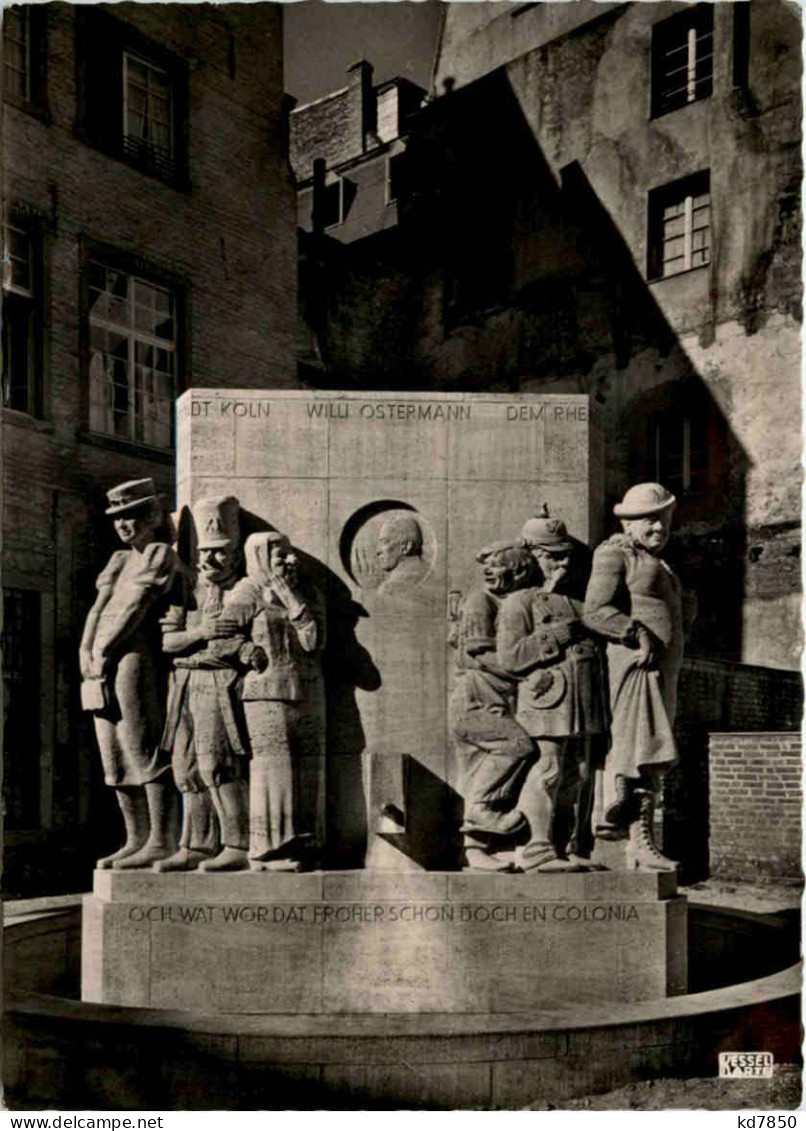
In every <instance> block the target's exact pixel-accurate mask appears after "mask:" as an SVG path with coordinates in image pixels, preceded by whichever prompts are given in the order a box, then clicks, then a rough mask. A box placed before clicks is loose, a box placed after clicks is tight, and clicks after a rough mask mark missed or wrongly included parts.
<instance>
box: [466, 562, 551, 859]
mask: <svg viewBox="0 0 806 1131" xmlns="http://www.w3.org/2000/svg"><path fill="white" fill-rule="evenodd" d="M476 560H477V561H478V562H479V563H480V564H481V565H482V567H483V577H484V583H483V585H482V586H479V587H478V588H477V589H472V590H471V591H470V593H468V595H467V597H466V598H465V600H464V601H463V602H462V604H461V605H460V607H459V610H458V617H457V622H456V627H455V631H454V632H453V633H452V635H451V638H450V643H451V644H452V645H453V647H454V648H455V649H456V669H457V677H456V683H455V686H454V690H453V693H452V695H451V699H450V704H449V718H450V725H451V732H452V735H453V740H454V746H455V749H456V752H457V755H458V757H459V759H460V760H461V762H462V763H463V770H464V786H463V793H464V799H465V812H464V824H463V825H462V832H463V834H464V844H465V856H466V860H467V864H468V867H470V868H478V869H484V870H486V871H509V870H510V869H511V863H510V862H509V861H507V860H505V859H502V858H500V857H499V856H498V855H496V851H495V849H496V846H498V847H500V846H501V845H502V841H501V838H502V837H512V836H513V835H514V834H516V833H517V832H518V831H519V830H520V829H522V828H523V827H524V826H525V821H524V817H523V814H522V813H521V812H520V810H519V809H518V808H517V807H516V799H517V796H518V790H519V787H520V785H521V782H522V781H523V776H524V773H525V771H526V767H527V759H528V758H529V757H530V755H531V753H532V741H531V739H530V738H529V735H528V734H527V733H526V732H525V731H524V729H523V728H522V727H521V726H520V725H519V724H518V723H517V722H516V721H515V717H514V709H515V680H514V679H513V678H512V676H511V675H509V674H508V673H507V672H506V671H504V670H502V668H501V666H500V664H499V663H498V659H497V657H496V626H497V622H498V615H499V610H500V607H501V602H502V601H503V600H504V598H505V596H506V595H507V594H508V593H512V592H514V591H515V590H516V589H518V588H519V587H521V586H523V585H526V584H528V581H529V577H530V573H531V569H532V562H531V557H530V555H529V552H528V551H527V550H525V549H524V548H523V547H519V546H516V545H514V544H513V543H511V542H493V543H491V544H490V545H489V546H485V547H484V549H482V550H481V551H480V552H479V553H478V554H477V556H476Z"/></svg>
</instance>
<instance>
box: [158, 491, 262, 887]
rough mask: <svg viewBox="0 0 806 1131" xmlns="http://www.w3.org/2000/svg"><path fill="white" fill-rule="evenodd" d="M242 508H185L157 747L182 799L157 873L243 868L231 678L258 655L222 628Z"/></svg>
mask: <svg viewBox="0 0 806 1131" xmlns="http://www.w3.org/2000/svg"><path fill="white" fill-rule="evenodd" d="M239 511H240V507H239V504H238V500H237V499H236V498H234V497H233V496H231V495H227V496H222V497H214V498H207V499H200V500H199V502H198V503H196V505H195V506H194V507H193V521H194V525H195V528H196V532H197V539H198V570H199V580H200V584H199V586H198V588H197V589H196V592H195V593H194V594H193V595H192V596H191V597H190V598H189V600H188V601H187V602H186V604H185V605H181V606H174V607H173V608H171V609H170V611H169V613H168V615H167V616H166V617H165V618H164V620H163V622H162V623H163V638H162V646H163V649H164V651H165V652H166V653H168V654H169V655H171V656H173V657H174V661H173V662H174V676H173V682H172V688H171V695H170V700H169V704H168V718H167V721H166V725H165V733H164V735H163V746H164V748H165V749H167V750H170V751H171V752H172V763H173V772H174V778H175V780H176V784H177V786H178V788H179V791H180V792H181V794H182V802H183V823H182V837H181V841H180V848H179V851H178V852H177V853H176V854H175V855H174V856H172V857H171V858H170V859H168V860H163V861H161V862H160V863H159V864H158V865H157V866H156V868H157V871H184V870H190V869H193V868H197V867H198V868H199V870H200V871H210V872H214V871H238V870H240V869H243V868H247V867H248V866H249V861H248V856H247V849H248V844H249V831H248V830H249V793H248V790H249V786H248V767H249V761H248V759H249V751H248V741H247V737H246V728H245V725H244V720H243V715H242V711H241V704H240V698H239V695H238V682H239V679H240V677H241V676H242V675H243V674H244V672H245V671H247V670H249V668H250V666H251V665H252V663H255V664H259V663H260V662H261V657H260V655H259V650H258V649H257V648H255V647H254V646H248V647H246V648H245V647H244V645H245V643H246V639H245V634H244V633H243V632H238V631H236V630H235V629H234V628H233V626H232V625H231V624H229V623H225V613H226V609H227V606H228V605H229V603H230V602H231V600H232V591H233V589H234V587H235V584H236V582H237V580H238V576H239V571H240V567H241V564H242V558H243V554H242V550H241V536H240V525H239Z"/></svg>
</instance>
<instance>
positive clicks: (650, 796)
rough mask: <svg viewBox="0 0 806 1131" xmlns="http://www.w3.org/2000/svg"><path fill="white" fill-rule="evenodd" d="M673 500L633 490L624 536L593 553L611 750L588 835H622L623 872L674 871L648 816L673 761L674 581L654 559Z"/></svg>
mask: <svg viewBox="0 0 806 1131" xmlns="http://www.w3.org/2000/svg"><path fill="white" fill-rule="evenodd" d="M674 505H675V497H674V495H672V494H670V492H669V491H667V490H666V489H665V488H664V487H661V486H660V484H658V483H640V484H638V485H637V486H635V487H631V488H630V489H629V491H627V493H626V494H625V496H624V499H623V500H622V502H620V503H618V504H617V505H616V507H615V508H614V514H615V515H616V517H617V518H620V519H621V525H622V530H623V533H621V534H614V535H613V536H612V537H611V538H609V539H608V540H607V541H606V542H603V543H602V545H601V546H599V547H598V548H597V550H596V551H595V553H594V556H593V569H592V572H591V577H590V582H589V584H588V591H587V594H586V597H585V614H584V615H585V623H586V624H587V625H588V627H589V628H590V629H591V630H592V631H594V632H596V633H599V634H600V635H601V636H603V637H604V638H605V639H606V640H607V665H608V672H609V677H610V702H611V711H612V726H611V747H610V751H609V753H608V755H607V760H606V763H605V772H604V775H603V799H602V805H601V809H602V810H603V818H602V819H600V820H599V822H598V825H597V829H596V835H597V836H599V837H602V838H603V839H620V838H622V837H628V838H629V844H628V848H627V861H628V864H629V865H630V866H633V867H637V868H644V869H650V870H653V871H674V869H675V867H676V864H675V862H674V861H673V860H669V859H667V857H665V856H664V855H663V854H662V852H661V851H660V850H659V848H658V847H657V846H656V844H655V841H654V837H653V829H652V819H653V812H654V807H655V802H656V797H657V794H658V792H659V789H660V785H661V782H662V780H663V776H664V775H665V774H666V772H667V771H668V770H669V769H670V768H671V767H672V766H673V765H674V763H675V762H676V760H677V749H676V746H675V741H674V735H673V727H674V718H675V709H676V704H677V679H678V674H679V672H680V665H681V662H682V657H683V615H682V599H681V590H680V583H679V582H678V580H677V578H676V577H675V575H674V573H673V572H672V570H671V569H670V568H669V566H668V565H667V564H666V563H665V562H664V561H663V560H662V558H661V557H660V554H661V552H662V550H663V548H664V546H665V545H666V543H667V542H668V540H669V531H670V529H671V522H672V511H673V509H674Z"/></svg>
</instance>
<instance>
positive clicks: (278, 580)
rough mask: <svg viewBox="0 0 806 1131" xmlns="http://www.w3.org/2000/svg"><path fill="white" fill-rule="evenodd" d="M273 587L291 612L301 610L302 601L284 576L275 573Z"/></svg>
mask: <svg viewBox="0 0 806 1131" xmlns="http://www.w3.org/2000/svg"><path fill="white" fill-rule="evenodd" d="M271 587H272V589H273V590H274V595H275V596H276V597H277V599H278V600H279V601H280V602H281V603H282V604H283V605H285V607H286V609H288V611H289V613H293V612H298V611H299V609H300V607H301V605H302V602H301V601H300V599H299V597H298V596H297V594H296V593H295V592H294V590H293V589H292V588H291V586H290V585H289V584H288V582H287V581H286V580H285V578H284V577H278V576H277V575H276V574H275V576H274V577H273V578H272V580H271Z"/></svg>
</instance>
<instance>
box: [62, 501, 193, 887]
mask: <svg viewBox="0 0 806 1131" xmlns="http://www.w3.org/2000/svg"><path fill="white" fill-rule="evenodd" d="M107 498H108V500H109V506H108V508H107V511H106V513H107V514H108V515H110V516H111V518H112V519H113V522H114V526H115V531H116V533H117V535H118V537H119V538H120V540H121V542H123V543H124V545H125V546H126V547H127V549H125V550H117V551H115V553H114V554H113V555H112V557H111V558H110V560H109V563H108V565H107V566H106V568H105V569H104V570H103V572H102V573H101V574H100V575H99V577H98V581H97V587H98V596H97V598H96V600H95V603H94V605H93V606H92V608H91V609H90V612H89V615H88V617H87V621H86V624H85V625H84V632H83V635H82V638H81V646H80V664H81V675H82V677H83V679H84V684H83V686H82V701H83V704H84V706H85V708H86V709H87V710H92V711H93V714H94V722H95V735H96V738H97V740H98V746H99V748H100V751H101V760H102V762H103V767H104V778H105V780H106V784H107V785H109V786H111V787H112V788H113V789H114V790H115V795H116V797H117V801H118V805H119V806H120V811H121V813H122V815H123V822H124V825H125V829H126V840H125V843H124V844H123V846H122V847H121V848H120V849H119V850H118V851H117V852H114V853H112V855H111V856H107V857H105V858H104V859H102V860H99V861H98V867H99V868H110V867H114V868H144V867H148V866H149V865H151V864H153V863H154V862H155V861H156V860H160V859H162V858H163V857H166V856H170V854H171V853H172V852H173V851H174V848H175V842H173V841H172V833H171V828H170V823H171V822H170V801H171V797H172V795H173V785H172V783H171V780H170V762H169V759H168V757H167V755H166V754H165V753H164V752H163V751H162V750H161V749H160V733H161V731H162V725H163V718H164V705H165V690H166V689H165V670H164V665H163V663H162V662H161V661H162V653H161V649H160V627H159V621H160V617H161V616H162V615H163V614H164V613H165V611H166V609H167V608H168V605H169V603H170V601H171V600H172V599H176V598H175V596H172V594H173V593H174V590H175V587H176V585H177V584H178V582H179V579H180V577H181V574H182V566H181V563H180V562H179V559H178V558H177V556H176V554H175V553H174V551H173V550H172V549H171V547H170V546H169V545H167V544H166V543H165V542H162V541H159V540H158V532H159V528H160V527H161V526H163V524H164V521H165V518H164V514H163V510H162V506H161V504H160V501H159V498H158V496H157V492H156V489H155V486H154V482H153V480H151V479H137V480H132V481H131V482H129V483H122V484H120V486H118V487H113V488H112V490H111V491H108V492H107Z"/></svg>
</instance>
